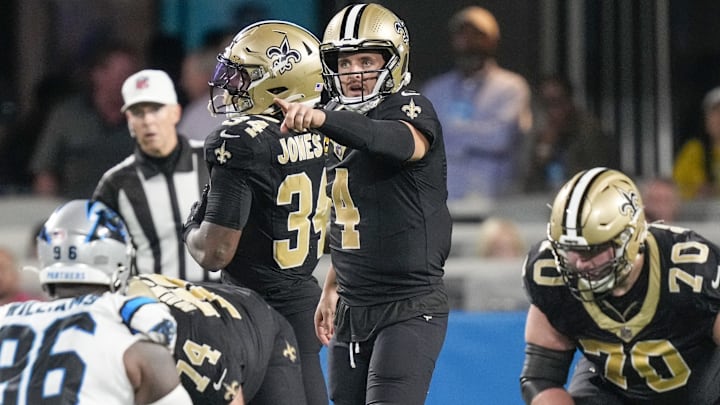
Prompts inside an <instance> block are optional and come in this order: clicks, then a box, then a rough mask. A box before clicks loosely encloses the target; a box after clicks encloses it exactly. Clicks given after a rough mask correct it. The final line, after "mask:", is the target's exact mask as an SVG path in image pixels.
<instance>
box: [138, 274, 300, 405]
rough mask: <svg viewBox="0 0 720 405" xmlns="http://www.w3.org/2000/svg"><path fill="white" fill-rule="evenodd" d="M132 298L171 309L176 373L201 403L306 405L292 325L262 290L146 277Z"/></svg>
mask: <svg viewBox="0 0 720 405" xmlns="http://www.w3.org/2000/svg"><path fill="white" fill-rule="evenodd" d="M128 294H130V295H142V296H150V297H155V298H157V299H158V300H159V301H161V302H163V303H165V304H166V305H167V306H168V307H169V308H170V312H171V313H172V315H173V317H175V320H176V321H177V323H178V326H177V332H178V336H177V343H176V344H175V353H174V357H175V360H176V368H177V370H178V373H179V374H180V380H181V382H182V384H183V386H184V387H185V389H186V390H187V391H188V393H190V396H191V397H192V400H193V403H195V404H203V405H212V404H217V405H220V404H223V405H224V404H231V405H236V404H237V405H243V404H245V403H246V402H247V403H252V404H266V405H280V404H286V405H297V404H305V398H304V397H303V396H302V395H298V393H302V391H303V385H302V384H303V383H302V372H301V369H300V359H299V358H298V353H297V344H296V341H295V334H294V333H293V330H292V327H291V326H290V324H289V323H288V322H287V320H285V318H283V317H282V316H281V315H280V314H279V313H278V312H277V311H275V310H274V309H272V307H270V306H269V305H268V304H267V303H266V302H265V301H264V300H263V299H262V298H261V297H260V296H259V295H258V294H256V293H255V292H254V291H252V290H250V289H247V288H240V287H237V286H230V285H223V284H218V283H211V282H207V283H202V282H199V283H190V282H187V281H183V280H180V279H176V278H171V277H167V276H163V275H160V274H145V275H140V276H137V277H135V278H134V279H132V280H131V282H130V287H129V289H128ZM231 401H232V402H231Z"/></svg>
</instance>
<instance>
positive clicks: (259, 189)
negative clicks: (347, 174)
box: [205, 115, 331, 309]
mask: <svg viewBox="0 0 720 405" xmlns="http://www.w3.org/2000/svg"><path fill="white" fill-rule="evenodd" d="M279 124H280V122H279V121H278V120H276V119H273V118H271V117H267V116H259V115H250V116H243V117H239V118H233V119H232V120H229V121H226V122H225V123H223V125H222V126H220V127H219V128H218V129H217V130H215V131H214V132H213V133H211V134H210V135H209V136H208V138H207V139H206V141H205V159H206V161H207V164H208V165H209V167H210V171H211V176H214V172H215V171H218V170H224V171H229V172H231V174H232V176H234V177H233V178H234V179H237V182H244V183H245V184H244V185H243V187H245V188H246V189H249V190H250V193H249V194H251V198H244V199H241V198H236V197H237V196H236V195H235V193H234V192H233V191H230V190H227V192H226V190H222V189H217V187H215V186H214V185H213V186H212V191H211V193H221V198H222V201H223V204H222V207H221V208H222V209H223V210H234V211H237V212H247V214H246V215H245V216H244V217H243V222H241V223H239V224H238V223H231V222H227V221H226V220H225V218H222V217H220V218H218V217H215V218H212V217H209V216H206V220H208V221H210V222H212V223H216V224H218V225H222V226H226V227H230V228H235V229H242V237H241V238H240V242H239V245H238V248H237V250H236V252H235V256H234V258H233V259H232V261H231V263H230V264H229V265H228V266H227V267H226V268H225V270H226V271H227V272H228V273H229V274H230V275H231V276H232V278H234V279H235V280H236V281H238V282H240V283H241V284H242V285H244V286H246V287H249V288H252V289H253V290H256V291H258V292H260V293H261V295H263V297H265V298H266V299H271V298H273V297H274V299H277V300H278V301H283V300H284V301H286V302H288V301H293V303H294V305H305V304H300V303H299V302H298V300H297V299H298V297H303V296H305V297H312V298H309V299H308V303H307V305H309V307H313V308H314V306H315V304H316V303H317V297H318V296H319V287H318V285H317V281H316V280H315V279H314V278H313V277H312V272H313V270H314V269H315V266H316V265H317V262H318V260H319V258H320V257H321V255H322V253H323V250H324V245H325V234H326V229H327V222H328V220H329V216H330V204H331V202H330V199H329V197H328V196H327V194H326V185H327V177H326V175H325V162H326V153H325V149H326V145H325V138H324V136H323V135H321V134H318V133H315V132H306V133H300V134H298V133H294V132H288V133H281V132H280V125H279ZM248 205H250V206H249V207H248ZM299 281H300V282H301V283H300V284H303V283H302V282H303V281H310V283H307V284H303V285H306V287H303V286H300V287H298V282H299ZM306 289H307V290H308V291H304V290H306ZM310 289H312V291H310ZM270 290H272V291H270ZM271 296H272V297H271ZM271 304H272V305H273V306H276V303H275V302H271ZM298 309H299V308H298Z"/></svg>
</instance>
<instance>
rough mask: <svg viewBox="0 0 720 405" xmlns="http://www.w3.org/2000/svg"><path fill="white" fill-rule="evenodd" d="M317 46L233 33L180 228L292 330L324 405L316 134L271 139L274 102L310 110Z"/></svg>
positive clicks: (301, 39) (296, 36) (281, 25)
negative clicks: (197, 195)
mask: <svg viewBox="0 0 720 405" xmlns="http://www.w3.org/2000/svg"><path fill="white" fill-rule="evenodd" d="M318 45H319V41H318V40H317V38H315V37H314V36H313V35H312V34H311V33H310V32H308V31H306V30H305V29H303V28H301V27H299V26H297V25H294V24H290V23H286V22H281V21H262V22H258V23H255V24H253V25H250V26H248V27H247V28H245V29H243V30H242V31H241V32H239V33H238V34H237V35H236V36H235V38H234V39H233V40H232V42H231V43H230V45H229V46H228V47H227V48H226V49H225V51H224V52H223V53H221V54H220V55H219V56H218V64H217V67H216V70H215V73H214V75H213V78H212V79H211V81H210V85H211V87H212V90H213V93H212V96H211V101H212V103H213V104H212V105H213V109H214V110H215V111H216V112H217V113H225V114H228V120H227V121H225V122H224V123H223V125H221V126H220V127H219V128H218V129H217V130H216V131H214V132H213V133H211V134H210V135H209V136H208V137H207V139H206V140H205V160H206V162H207V164H208V166H209V168H210V187H209V189H207V190H206V192H205V193H204V195H203V197H202V199H201V201H199V202H197V203H196V204H195V205H194V206H193V209H192V212H191V214H190V217H189V218H188V221H187V222H186V224H185V232H184V235H185V240H186V243H187V246H188V250H189V251H190V253H191V254H192V256H193V257H194V258H195V260H197V261H198V263H200V264H201V265H202V266H203V268H206V269H222V277H221V279H222V282H223V283H227V284H233V285H241V286H244V287H247V288H251V289H253V290H255V291H257V292H258V293H259V294H260V295H261V296H262V297H263V298H264V299H265V300H266V301H267V302H268V303H269V304H270V305H271V306H272V307H274V308H275V309H277V310H278V311H279V312H280V313H281V314H282V315H283V316H285V317H286V318H287V319H288V321H289V322H290V324H291V325H292V326H293V329H294V330H295V335H296V337H297V340H298V346H299V355H300V358H301V363H302V368H303V379H304V382H305V392H306V396H307V402H308V404H311V405H325V404H327V403H328V395H327V390H326V388H325V379H324V376H323V373H322V368H321V365H320V356H319V353H320V349H321V347H322V345H321V343H320V341H319V340H318V338H317V336H315V330H314V326H313V315H314V312H315V308H316V306H317V303H318V300H319V299H320V293H321V289H320V286H319V284H318V281H317V279H316V278H315V277H314V276H313V274H312V273H313V271H314V270H315V267H316V265H317V263H318V260H319V258H320V257H321V256H322V254H323V250H324V247H325V234H326V228H327V223H328V220H329V215H330V204H331V202H330V199H329V197H328V196H327V194H326V188H327V178H326V174H325V161H326V152H325V138H324V137H323V136H322V135H320V134H318V133H315V132H308V131H302V132H298V133H292V134H288V133H285V134H283V133H281V132H280V122H281V121H280V120H281V119H282V111H281V110H280V108H279V107H278V106H277V105H274V104H273V99H274V98H275V97H278V98H281V99H285V100H292V101H298V102H301V103H303V104H308V105H315V104H317V103H318V102H319V101H320V94H321V91H322V87H323V86H322V76H321V67H320V57H319V50H318Z"/></svg>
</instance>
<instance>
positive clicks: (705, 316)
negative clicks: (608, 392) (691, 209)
mask: <svg viewBox="0 0 720 405" xmlns="http://www.w3.org/2000/svg"><path fill="white" fill-rule="evenodd" d="M718 264H720V250H719V249H718V247H716V246H715V245H714V244H712V243H711V242H709V241H708V240H706V239H705V238H703V237H702V236H700V235H698V234H696V233H694V232H692V231H690V230H687V229H683V228H678V227H669V226H665V225H652V226H650V228H649V232H648V237H647V240H646V243H645V263H644V266H643V270H642V273H641V275H640V277H639V279H638V280H637V281H636V283H635V284H634V285H633V287H632V288H631V290H630V291H629V292H628V293H627V294H626V295H625V296H623V297H611V298H607V299H605V300H604V301H603V300H600V301H592V302H581V301H579V300H578V299H576V298H574V297H573V296H572V295H571V293H570V290H569V289H568V288H567V287H566V286H565V284H564V283H563V280H562V277H561V275H560V273H559V272H558V271H557V269H556V267H555V261H554V259H553V255H552V252H551V250H550V245H549V242H547V241H544V242H541V243H539V244H537V245H535V246H534V247H533V249H532V250H531V251H530V253H529V256H528V260H527V262H526V265H525V268H524V273H523V282H524V286H525V289H526V292H527V294H528V297H529V298H530V301H531V302H532V303H533V304H534V305H535V306H537V307H538V308H539V309H540V310H541V311H542V312H543V313H544V314H545V315H546V316H547V318H548V320H549V321H550V323H551V324H552V325H553V327H554V328H555V329H557V330H558V331H559V332H561V333H562V334H564V335H565V336H567V337H569V338H571V339H573V340H574V341H575V343H576V344H577V347H578V349H579V350H580V351H581V352H582V353H583V354H584V355H585V357H587V358H588V359H589V360H590V361H591V362H593V363H594V364H595V366H596V369H597V370H598V371H599V372H600V373H601V374H602V375H603V377H604V380H605V382H606V383H608V384H607V386H608V387H611V388H613V389H614V390H615V391H617V392H618V393H620V395H622V396H623V397H625V398H631V399H635V400H652V401H665V400H666V399H667V398H668V397H670V396H672V397H676V395H678V394H679V393H682V392H683V390H686V389H687V386H686V385H687V383H688V380H689V377H690V375H691V374H692V373H693V371H696V370H697V369H699V368H700V367H701V365H702V364H703V363H704V361H705V360H707V359H709V358H710V357H711V355H712V353H713V351H714V350H715V347H716V346H715V344H714V342H713V340H712V328H713V323H714V322H715V318H716V316H717V312H718V311H719V310H720V290H719V289H718V287H719V285H720V272H719V268H718ZM626 297H630V299H629V300H628V299H627V298H626ZM623 300H625V302H622V301H623Z"/></svg>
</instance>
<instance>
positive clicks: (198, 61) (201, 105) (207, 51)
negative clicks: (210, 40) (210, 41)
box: [177, 47, 226, 141]
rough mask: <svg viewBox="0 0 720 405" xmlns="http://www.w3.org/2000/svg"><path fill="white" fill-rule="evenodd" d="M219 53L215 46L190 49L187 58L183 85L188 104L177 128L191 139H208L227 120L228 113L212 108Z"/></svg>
mask: <svg viewBox="0 0 720 405" xmlns="http://www.w3.org/2000/svg"><path fill="white" fill-rule="evenodd" d="M218 53H219V50H218V49H215V48H214V47H213V48H210V47H203V48H200V49H198V50H196V51H194V52H190V53H189V54H188V55H187V56H186V57H185V59H184V60H183V63H182V73H181V76H180V86H181V87H182V89H183V91H184V92H185V96H186V97H187V99H188V103H187V104H186V105H185V108H184V111H183V115H182V118H180V123H179V124H178V126H177V130H178V132H179V133H181V134H183V135H185V136H186V137H188V138H189V139H195V140H201V141H204V140H205V137H207V135H208V134H209V133H210V132H211V131H212V130H213V129H215V128H216V127H217V126H218V125H220V124H222V122H223V121H224V120H225V119H226V117H225V116H224V115H215V114H213V113H211V112H210V110H209V109H208V95H209V94H210V86H209V85H208V81H209V80H210V78H211V77H212V74H213V72H214V71H215V65H216V64H217V54H218Z"/></svg>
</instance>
